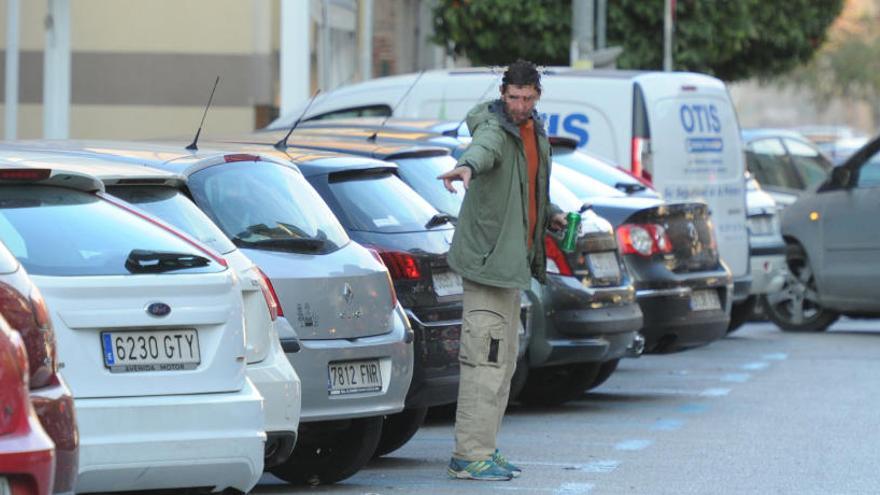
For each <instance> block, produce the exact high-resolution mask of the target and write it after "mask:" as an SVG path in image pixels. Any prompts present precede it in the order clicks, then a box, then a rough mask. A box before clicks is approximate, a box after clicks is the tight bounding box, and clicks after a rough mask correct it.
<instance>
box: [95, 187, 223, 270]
mask: <svg viewBox="0 0 880 495" xmlns="http://www.w3.org/2000/svg"><path fill="white" fill-rule="evenodd" d="M97 196H98V197H99V198H101V199H103V200H104V201H106V202H108V203H110V204H112V205H113V206H116V207H117V208H120V209H123V210H125V211H127V212H129V213H131V214H132V215H135V216H137V217H139V218H142V219H144V220H146V221H148V222H150V223H151V224H153V225H155V226H157V227H159V228H160V229H162V230H164V231H166V232H168V233H170V234H173V235H174V236H176V237H179V238H180V239H182V240H183V241H184V242H186V243H187V244H189V245H190V246H192V247H194V248H196V249H198V250H199V251H201V252H202V253H204V254H205V255H206V256H208V257H209V258H211V259H212V260H214V261H215V262H216V263H217V264H219V265H220V266H222V267H225V268H228V267H229V263H227V262H226V259H225V258H223V256H221V255H220V254H218V253H217V252H215V251H214V250H212V249H209V248H207V247H205V246H203V245H202V244H201V243H200V242H198V241H197V240H195V239H193V238H192V237H190V236H188V235H187V234H186V233H184V232H181V231H179V230H177V229H176V228H174V227H172V226H171V225H170V224H167V223H165V222H162V221H160V220H159V219H157V218H155V217H152V216H150V215H147V214H146V213H143V212H142V211H140V210H138V209H137V208H135V207H133V206H131V205H129V204H128V203H125V202H123V201H122V200H120V199H116V198H114V197H113V196H111V195H109V194H104V193H97Z"/></svg>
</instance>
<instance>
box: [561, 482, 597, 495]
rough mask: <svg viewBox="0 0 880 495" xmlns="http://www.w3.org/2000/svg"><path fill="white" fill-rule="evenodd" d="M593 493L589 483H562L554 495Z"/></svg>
mask: <svg viewBox="0 0 880 495" xmlns="http://www.w3.org/2000/svg"><path fill="white" fill-rule="evenodd" d="M592 491H593V485H592V484H591V483H563V484H561V485H559V488H557V489H556V490H555V491H554V492H553V494H554V495H585V494H587V493H590V492H592Z"/></svg>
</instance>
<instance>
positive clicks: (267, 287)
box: [254, 267, 284, 321]
mask: <svg viewBox="0 0 880 495" xmlns="http://www.w3.org/2000/svg"><path fill="white" fill-rule="evenodd" d="M254 270H256V272H257V275H259V277H257V281H258V283H259V284H260V290H261V291H262V292H263V297H264V298H265V299H266V306H267V307H268V309H269V317H271V318H272V321H275V320H277V319H278V317H279V316H284V310H283V309H281V301H279V300H278V294H276V293H275V287H273V286H272V281H271V280H269V277H267V276H266V274H265V273H263V270H260V269H259V268H257V267H254Z"/></svg>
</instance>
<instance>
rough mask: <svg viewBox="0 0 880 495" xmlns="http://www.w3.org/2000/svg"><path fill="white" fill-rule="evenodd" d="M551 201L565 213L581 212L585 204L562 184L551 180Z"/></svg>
mask: <svg viewBox="0 0 880 495" xmlns="http://www.w3.org/2000/svg"><path fill="white" fill-rule="evenodd" d="M550 201H551V202H552V203H553V204H555V205H556V206H558V207H559V208H560V209H561V210H562V211H564V212H571V211H580V209H581V206H583V205H584V202H583V201H581V200H579V199H578V198H577V196H575V194H574V193H573V192H571V191H569V190H568V188H567V187H565V186H564V185H563V184H562V182H559V181H558V180H556V179H554V178H552V177H551V178H550Z"/></svg>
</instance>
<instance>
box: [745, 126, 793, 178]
mask: <svg viewBox="0 0 880 495" xmlns="http://www.w3.org/2000/svg"><path fill="white" fill-rule="evenodd" d="M746 162H747V163H748V168H749V172H751V173H752V175H754V176H755V180H757V181H758V183H759V184H761V185H762V186H768V187H781V188H785V189H803V185H802V184H801V181H800V178H799V177H798V175H797V172H795V170H794V168H793V167H792V165H791V163H790V162H789V161H788V159H787V157H786V153H785V147H783V146H782V141H780V140H779V139H776V138H769V139H759V140H757V141H753V142H751V143H750V144H749V145H748V147H747V148H746Z"/></svg>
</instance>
